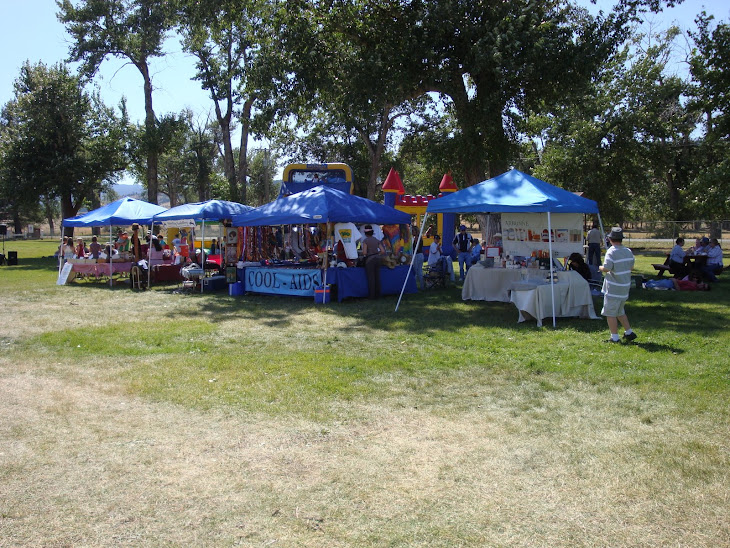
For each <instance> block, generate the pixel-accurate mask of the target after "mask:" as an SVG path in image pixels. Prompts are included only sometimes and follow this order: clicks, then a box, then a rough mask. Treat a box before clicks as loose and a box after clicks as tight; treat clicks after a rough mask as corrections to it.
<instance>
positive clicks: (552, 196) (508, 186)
mask: <svg viewBox="0 0 730 548" xmlns="http://www.w3.org/2000/svg"><path fill="white" fill-rule="evenodd" d="M508 212H511V213H529V212H532V213H547V218H548V231H549V233H550V235H551V237H550V239H549V242H548V247H549V253H550V256H551V257H552V255H553V252H552V244H553V242H552V227H551V219H550V214H551V213H595V214H597V215H598V220H599V222H601V216H600V214H599V213H598V204H597V203H596V202H594V201H593V200H589V199H587V198H583V197H581V196H578V195H576V194H573V193H572V192H569V191H567V190H564V189H562V188H560V187H557V186H554V185H551V184H550V183H547V182H545V181H541V180H540V179H538V178H536V177H532V176H531V175H527V174H526V173H523V172H521V171H519V170H517V169H512V170H510V171H507V172H506V173H503V174H502V175H498V176H497V177H493V178H492V179H488V180H486V181H482V182H481V183H477V184H476V185H473V186H470V187H467V188H464V189H462V190H459V191H457V192H454V193H453V194H449V195H446V196H442V197H441V198H437V199H435V200H431V201H430V202H429V203H428V206H427V207H426V214H425V215H424V220H423V222H422V223H421V234H422V233H423V228H424V227H425V226H426V219H427V218H428V215H429V214H430V213H508ZM601 231H603V223H602V222H601ZM550 274H551V277H552V274H553V264H552V261H550ZM398 304H400V299H399V300H398ZM396 310H398V306H396ZM554 326H555V301H554V295H553V327H554Z"/></svg>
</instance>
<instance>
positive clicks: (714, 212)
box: [690, 12, 730, 236]
mask: <svg viewBox="0 0 730 548" xmlns="http://www.w3.org/2000/svg"><path fill="white" fill-rule="evenodd" d="M712 20H713V18H712V17H711V16H708V15H707V14H706V13H705V12H702V13H701V14H700V15H699V16H698V17H697V27H698V29H697V32H695V33H692V38H693V39H694V42H695V45H696V48H695V49H694V51H693V52H692V56H691V59H690V71H691V73H692V77H693V79H694V85H693V87H692V102H691V104H690V107H691V108H693V109H695V110H696V111H697V112H699V113H701V114H702V115H703V118H704V122H705V123H704V129H705V135H704V139H703V140H702V145H701V147H700V150H699V154H700V156H701V158H702V165H703V167H702V169H701V170H700V172H699V173H698V175H697V177H696V178H695V179H694V181H693V182H692V190H693V193H694V196H695V205H696V207H697V211H698V213H699V214H700V215H702V216H706V217H709V218H725V219H727V218H728V216H730V205H729V204H728V196H730V142H729V141H728V137H730V25H728V24H727V23H723V22H720V23H718V24H717V25H716V26H715V28H714V29H712V27H711V23H712ZM715 235H716V236H717V233H715Z"/></svg>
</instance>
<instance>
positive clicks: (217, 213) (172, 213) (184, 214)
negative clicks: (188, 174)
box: [154, 200, 253, 222]
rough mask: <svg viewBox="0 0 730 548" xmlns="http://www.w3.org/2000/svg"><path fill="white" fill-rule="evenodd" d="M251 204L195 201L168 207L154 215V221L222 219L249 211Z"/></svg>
mask: <svg viewBox="0 0 730 548" xmlns="http://www.w3.org/2000/svg"><path fill="white" fill-rule="evenodd" d="M252 209H253V208H252V207H251V206H247V205H243V204H239V203H238V202H227V201H225V200H208V201H207V202H196V203H192V204H183V205H179V206H175V207H173V208H170V209H168V210H167V211H164V212H161V213H159V214H158V215H155V219H154V220H155V222H158V221H178V220H181V219H193V220H195V221H206V220H213V221H222V220H223V219H230V218H232V217H233V216H234V215H241V214H242V213H246V212H247V211H251V210H252Z"/></svg>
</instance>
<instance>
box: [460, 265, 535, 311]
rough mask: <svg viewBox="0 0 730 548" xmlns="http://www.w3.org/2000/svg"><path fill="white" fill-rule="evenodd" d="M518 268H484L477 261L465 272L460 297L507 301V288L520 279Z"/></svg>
mask: <svg viewBox="0 0 730 548" xmlns="http://www.w3.org/2000/svg"><path fill="white" fill-rule="evenodd" d="M543 273H544V271H543ZM520 279H521V274H520V271H519V270H512V269H508V268H485V267H484V266H482V265H481V264H479V263H477V264H475V265H474V266H472V267H471V268H470V269H469V271H468V272H467V273H466V279H465V280H464V287H463V288H462V290H461V298H462V299H463V300H465V301H467V300H470V299H471V300H473V301H501V302H503V303H508V302H510V301H509V290H510V287H512V284H513V283H514V282H517V281H520Z"/></svg>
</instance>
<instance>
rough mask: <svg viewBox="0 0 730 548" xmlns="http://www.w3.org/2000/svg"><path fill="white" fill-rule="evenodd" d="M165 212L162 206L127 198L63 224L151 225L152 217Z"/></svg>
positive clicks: (74, 225)
mask: <svg viewBox="0 0 730 548" xmlns="http://www.w3.org/2000/svg"><path fill="white" fill-rule="evenodd" d="M163 211H165V208H164V207H162V206H158V205H155V204H150V203H148V202H143V201H142V200H135V199H134V198H129V197H126V198H120V199H119V200H117V201H115V202H112V203H110V204H107V205H105V206H102V207H100V208H99V209H95V210H93V211H89V212H88V213H85V214H84V215H79V216H78V217H69V218H68V219H64V220H63V223H62V224H63V226H73V227H83V226H107V225H108V226H114V225H128V224H132V223H141V224H149V223H150V222H151V221H152V217H154V216H155V215H156V214H158V213H162V212H163Z"/></svg>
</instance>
